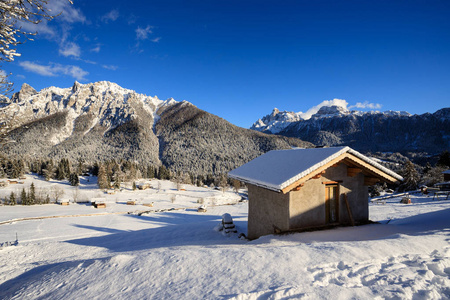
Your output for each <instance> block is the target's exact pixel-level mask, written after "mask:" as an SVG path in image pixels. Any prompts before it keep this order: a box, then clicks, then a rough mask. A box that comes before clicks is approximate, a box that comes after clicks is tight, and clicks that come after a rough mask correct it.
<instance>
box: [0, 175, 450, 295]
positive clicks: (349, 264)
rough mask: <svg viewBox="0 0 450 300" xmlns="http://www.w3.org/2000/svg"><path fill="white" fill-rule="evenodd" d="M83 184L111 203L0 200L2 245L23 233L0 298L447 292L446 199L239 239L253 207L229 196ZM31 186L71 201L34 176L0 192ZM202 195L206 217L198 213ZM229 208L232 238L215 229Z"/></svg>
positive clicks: (9, 256)
mask: <svg viewBox="0 0 450 300" xmlns="http://www.w3.org/2000/svg"><path fill="white" fill-rule="evenodd" d="M87 179H88V178H82V180H81V186H80V188H79V191H78V199H81V198H86V199H87V198H93V197H97V198H98V197H102V198H106V208H103V209H100V208H99V209H95V208H94V207H93V206H91V205H89V204H87V203H80V204H71V205H69V206H61V205H57V204H48V205H36V206H27V207H25V206H1V207H0V212H1V213H0V222H2V221H3V222H4V223H3V224H2V225H0V243H4V242H7V241H8V242H13V241H14V240H15V239H16V233H17V235H18V239H19V243H18V245H16V246H8V247H3V249H1V250H0V299H90V298H92V299H107V298H112V299H386V298H388V299H449V298H450V199H449V200H447V201H446V200H444V199H440V200H432V197H426V196H412V201H413V203H412V204H400V203H399V200H400V199H399V198H393V199H389V200H387V203H386V204H370V218H371V220H373V221H378V222H380V223H381V224H372V225H366V226H360V227H345V228H336V229H332V230H324V231H317V232H305V233H294V234H288V235H269V236H265V237H262V238H259V239H257V240H254V241H247V240H245V239H239V238H238V236H239V233H246V227H247V209H248V204H247V203H245V202H238V200H239V199H240V196H237V195H236V194H234V193H232V192H225V193H222V192H221V191H216V190H213V189H206V188H197V187H193V186H188V185H186V186H185V187H184V188H185V191H177V190H176V188H175V185H174V184H173V183H171V182H168V181H157V180H153V181H151V185H152V187H154V188H153V189H148V190H145V191H132V190H131V189H130V188H129V187H128V188H124V190H123V191H122V192H118V193H116V194H114V195H106V194H103V193H102V192H101V191H100V190H98V189H97V188H96V185H95V180H94V179H95V177H91V178H90V180H89V182H87ZM32 181H33V182H34V184H35V186H36V187H37V188H40V187H41V188H49V187H50V186H51V185H58V186H63V187H64V190H65V195H64V196H63V198H70V199H73V195H74V191H73V190H74V189H73V187H71V186H69V185H68V184H58V183H57V182H45V181H42V180H41V179H39V178H38V177H36V176H31V175H28V179H27V180H26V181H25V184H24V185H17V186H13V185H10V186H8V187H6V188H1V189H0V197H2V198H3V197H4V196H6V195H9V194H10V193H11V191H15V192H16V194H19V192H20V190H21V189H22V187H23V186H25V187H27V186H29V185H30V184H31V182H32ZM158 186H159V191H158ZM129 199H132V200H137V202H138V205H135V206H130V205H126V201H127V200H129ZM151 202H154V203H153V207H148V206H144V205H142V204H144V203H146V204H149V203H151ZM198 202H204V203H206V205H207V212H201V213H200V212H197V209H196V208H197V207H199V206H200V205H201V204H200V203H198ZM232 203H234V205H228V204H232ZM170 209H173V210H170ZM144 211H148V212H147V213H142V212H144ZM224 213H229V214H230V215H231V216H232V217H233V220H234V223H235V225H236V227H237V230H238V232H237V233H232V234H228V235H225V234H223V233H222V232H219V231H217V225H218V224H219V223H220V220H221V215H222V214H224ZM49 216H54V217H55V218H43V219H34V220H20V219H21V218H29V217H49ZM9 220H15V221H12V222H5V221H9ZM0 224H1V223H0Z"/></svg>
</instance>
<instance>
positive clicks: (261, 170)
mask: <svg viewBox="0 0 450 300" xmlns="http://www.w3.org/2000/svg"><path fill="white" fill-rule="evenodd" d="M228 176H229V177H230V178H233V179H237V180H240V181H243V182H245V183H247V185H248V198H249V212H248V238H249V239H255V238H258V237H260V236H263V235H267V234H273V233H281V232H290V231H299V230H306V229H315V228H321V227H328V226H334V225H339V224H342V225H345V224H364V223H366V222H368V219H369V199H368V198H369V196H368V186H371V185H374V184H375V183H377V182H379V181H384V182H389V183H397V182H399V181H402V180H403V178H402V177H401V176H400V175H398V174H396V173H394V172H393V171H391V170H388V169H387V168H385V167H383V166H381V165H380V164H378V163H376V162H375V161H373V160H371V159H369V158H368V157H366V156H364V155H362V154H361V153H359V152H357V151H355V150H353V149H351V148H350V147H332V148H312V149H291V150H274V151H270V152H268V153H266V154H263V155H261V156H260V157H257V158H256V159H254V160H252V161H250V162H248V163H247V164H245V165H243V166H241V167H239V168H237V169H235V170H233V171H231V172H229V174H228Z"/></svg>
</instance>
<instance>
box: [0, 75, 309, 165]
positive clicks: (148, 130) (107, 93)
mask: <svg viewBox="0 0 450 300" xmlns="http://www.w3.org/2000/svg"><path fill="white" fill-rule="evenodd" d="M3 103H4V105H3V106H0V119H1V120H3V121H4V122H5V123H6V124H8V125H9V128H11V130H10V131H9V136H10V138H12V139H14V140H15V141H16V142H15V143H10V144H7V145H6V146H5V147H4V149H3V150H4V152H5V153H6V154H7V155H19V156H23V157H33V158H45V157H52V158H55V159H60V158H69V159H72V160H77V159H83V160H85V161H88V162H93V161H103V160H106V159H116V160H120V159H125V160H132V161H138V162H141V163H144V164H152V165H159V164H161V163H164V164H165V165H166V166H169V167H170V168H172V169H173V170H182V171H191V172H194V173H198V174H204V173H216V174H218V173H220V172H226V171H228V170H230V169H233V168H235V167H237V166H239V165H240V164H242V163H244V162H247V161H248V160H250V159H252V158H254V157H256V156H258V155H260V154H261V153H264V152H266V151H269V150H272V149H281V148H289V147H291V146H311V144H310V143H304V142H302V141H299V140H298V139H295V138H285V137H278V136H270V135H266V134H261V133H257V132H254V131H251V130H248V129H243V128H239V127H236V126H233V125H231V124H230V123H228V122H226V121H225V120H222V119H220V118H218V117H217V116H213V115H211V114H208V113H207V112H204V111H201V110H199V109H197V108H196V107H195V106H194V105H192V104H190V103H189V102H186V101H183V102H177V101H175V100H174V99H171V98H170V99H167V100H164V101H163V100H160V99H158V98H157V97H150V96H146V95H142V94H138V93H136V92H134V91H132V90H128V89H124V88H122V87H120V86H118V85H117V84H114V83H111V82H106V81H103V82H96V83H91V84H80V83H78V82H75V84H74V85H73V87H71V88H65V89H61V88H57V87H49V88H46V89H43V90H42V91H40V92H37V91H36V90H34V89H33V88H32V87H30V86H29V85H26V84H24V85H23V87H22V89H21V90H20V91H19V92H17V93H15V94H14V95H13V96H12V97H11V99H10V100H9V99H5V101H3Z"/></svg>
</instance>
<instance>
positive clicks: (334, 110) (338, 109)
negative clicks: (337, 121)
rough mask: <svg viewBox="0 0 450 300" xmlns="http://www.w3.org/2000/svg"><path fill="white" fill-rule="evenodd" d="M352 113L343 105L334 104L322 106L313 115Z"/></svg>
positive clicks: (325, 115)
mask: <svg viewBox="0 0 450 300" xmlns="http://www.w3.org/2000/svg"><path fill="white" fill-rule="evenodd" d="M348 113H350V111H349V110H348V109H347V108H346V107H343V106H339V105H332V106H322V107H321V108H320V109H319V111H318V112H317V113H315V114H314V115H313V116H312V117H313V118H314V117H316V118H318V117H327V116H336V115H345V114H348Z"/></svg>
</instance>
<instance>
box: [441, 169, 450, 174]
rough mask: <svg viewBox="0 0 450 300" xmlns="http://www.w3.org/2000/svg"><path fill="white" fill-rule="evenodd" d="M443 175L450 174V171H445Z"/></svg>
mask: <svg viewBox="0 0 450 300" xmlns="http://www.w3.org/2000/svg"><path fill="white" fill-rule="evenodd" d="M442 174H450V170H447V171H444V172H442Z"/></svg>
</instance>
